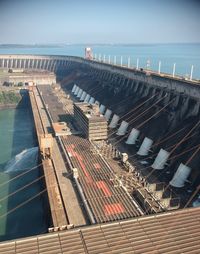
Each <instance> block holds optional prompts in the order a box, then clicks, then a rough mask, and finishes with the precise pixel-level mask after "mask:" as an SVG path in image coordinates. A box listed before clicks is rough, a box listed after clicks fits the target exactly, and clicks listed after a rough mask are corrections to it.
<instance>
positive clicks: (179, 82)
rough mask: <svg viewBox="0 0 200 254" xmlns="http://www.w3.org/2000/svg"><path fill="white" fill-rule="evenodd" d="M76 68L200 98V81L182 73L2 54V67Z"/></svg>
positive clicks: (128, 84)
mask: <svg viewBox="0 0 200 254" xmlns="http://www.w3.org/2000/svg"><path fill="white" fill-rule="evenodd" d="M76 67H78V68H79V69H82V70H85V71H93V72H95V73H96V74H97V75H98V76H99V77H101V78H102V79H103V80H104V79H105V80H107V81H114V80H115V81H116V82H115V83H120V86H125V87H126V88H127V89H132V88H133V87H134V88H135V87H136V86H138V85H139V86H140V87H141V86H144V88H147V89H149V87H152V86H153V87H156V88H160V89H162V90H163V89H164V90H166V89H167V90H170V91H173V92H175V93H181V94H185V95H187V96H190V97H193V98H195V99H197V100H199V98H200V89H199V85H200V81H197V80H186V79H184V78H182V77H178V76H175V77H172V76H170V75H167V74H166V75H164V74H158V73H155V72H151V71H147V70H143V69H139V70H137V69H130V68H126V67H121V66H116V65H111V64H106V63H100V62H97V61H93V60H87V59H84V58H81V57H74V56H44V55H43V56H39V55H0V68H7V69H9V68H14V69H17V68H21V69H36V70H48V71H53V72H58V71H60V70H67V69H71V68H76Z"/></svg>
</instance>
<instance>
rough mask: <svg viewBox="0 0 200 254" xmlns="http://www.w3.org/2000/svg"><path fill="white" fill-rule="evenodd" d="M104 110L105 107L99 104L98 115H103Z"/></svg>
mask: <svg viewBox="0 0 200 254" xmlns="http://www.w3.org/2000/svg"><path fill="white" fill-rule="evenodd" d="M105 110H106V107H105V106H104V105H103V104H101V105H100V108H99V111H100V113H101V114H104V112H105Z"/></svg>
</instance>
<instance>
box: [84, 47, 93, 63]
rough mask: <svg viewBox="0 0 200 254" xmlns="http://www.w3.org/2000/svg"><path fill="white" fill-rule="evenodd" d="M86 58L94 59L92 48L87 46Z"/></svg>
mask: <svg viewBox="0 0 200 254" xmlns="http://www.w3.org/2000/svg"><path fill="white" fill-rule="evenodd" d="M85 58H86V59H88V60H92V59H93V56H92V49H91V48H89V47H87V48H85Z"/></svg>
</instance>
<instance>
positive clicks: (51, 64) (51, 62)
mask: <svg viewBox="0 0 200 254" xmlns="http://www.w3.org/2000/svg"><path fill="white" fill-rule="evenodd" d="M40 62H41V60H40ZM40 69H41V67H40ZM49 70H50V71H52V70H53V60H50V67H49Z"/></svg>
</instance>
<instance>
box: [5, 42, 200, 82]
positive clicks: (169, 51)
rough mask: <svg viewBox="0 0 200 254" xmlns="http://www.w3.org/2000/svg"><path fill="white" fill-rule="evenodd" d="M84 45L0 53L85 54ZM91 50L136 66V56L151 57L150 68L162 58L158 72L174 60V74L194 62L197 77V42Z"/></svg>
mask: <svg viewBox="0 0 200 254" xmlns="http://www.w3.org/2000/svg"><path fill="white" fill-rule="evenodd" d="M85 47H86V45H63V46H57V47H56V46H55V47H36V46H35V47H6V48H5V47H0V54H42V55H71V56H80V57H84V49H85ZM92 49H93V54H94V55H95V54H96V56H99V54H101V59H103V56H104V55H105V58H106V60H107V61H108V56H109V55H110V57H111V62H114V56H116V60H117V63H118V64H120V62H121V56H123V64H124V65H127V63H128V57H129V56H130V57H131V66H132V67H136V63H137V58H138V59H139V67H140V68H145V67H146V63H147V60H150V68H151V69H152V70H155V71H157V70H158V63H159V61H161V72H165V73H172V70H173V64H174V63H176V74H177V75H181V76H186V75H190V70H191V66H192V65H194V71H193V77H194V78H196V79H200V44H136V45H94V46H92Z"/></svg>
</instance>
